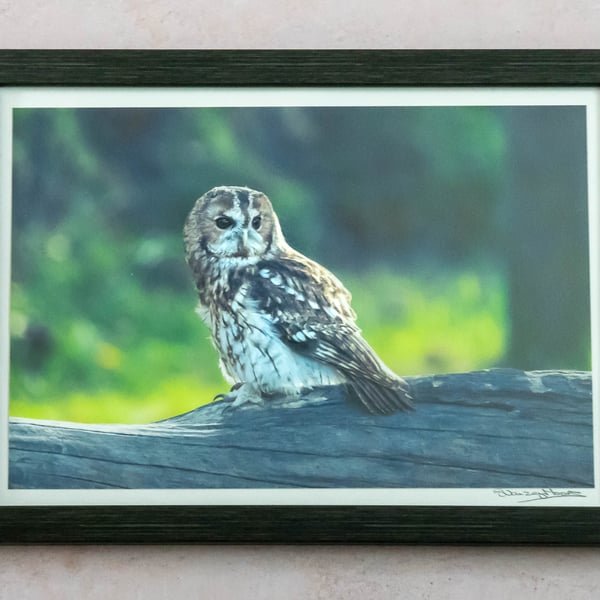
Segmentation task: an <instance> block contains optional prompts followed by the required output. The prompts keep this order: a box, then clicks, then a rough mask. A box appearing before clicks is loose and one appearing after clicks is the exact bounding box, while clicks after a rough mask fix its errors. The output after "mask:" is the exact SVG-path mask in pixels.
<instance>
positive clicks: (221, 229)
mask: <svg viewBox="0 0 600 600" xmlns="http://www.w3.org/2000/svg"><path fill="white" fill-rule="evenodd" d="M204 199H205V200H204V202H205V206H204V211H203V212H204V217H205V218H203V219H202V225H203V230H204V231H203V233H204V236H205V247H206V249H207V250H208V251H209V252H210V253H211V254H213V255H215V256H219V257H223V258H239V259H249V258H250V259H251V258H254V257H260V256H263V255H264V254H265V252H266V251H267V250H268V247H269V245H270V243H271V239H272V229H273V219H272V218H270V213H269V211H268V210H267V209H270V203H269V202H268V200H267V198H266V196H264V194H262V193H260V192H255V191H253V190H250V189H248V188H235V187H224V188H215V189H214V190H211V191H210V192H207V194H205V196H204Z"/></svg>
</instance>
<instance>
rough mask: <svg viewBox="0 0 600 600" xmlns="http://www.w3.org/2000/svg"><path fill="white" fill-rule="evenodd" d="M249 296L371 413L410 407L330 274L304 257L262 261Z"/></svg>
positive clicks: (298, 348)
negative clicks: (336, 373) (340, 379)
mask: <svg viewBox="0 0 600 600" xmlns="http://www.w3.org/2000/svg"><path fill="white" fill-rule="evenodd" d="M250 295H251V297H252V299H253V300H254V301H256V302H257V303H258V308H259V310H261V311H262V312H264V313H265V314H266V315H267V316H268V319H269V320H270V321H271V323H272V324H273V327H274V329H275V331H276V332H277V333H278V335H279V336H280V337H281V339H282V340H283V341H284V342H285V343H286V344H287V345H288V346H290V347H291V348H292V349H293V350H294V351H295V352H298V353H299V354H302V355H304V356H308V357H310V358H313V359H315V360H318V361H320V362H323V363H325V364H328V365H331V366H332V367H334V368H335V369H337V370H338V371H340V372H341V373H342V374H343V375H344V376H345V378H346V379H347V381H348V387H349V391H350V392H351V394H352V395H353V396H354V397H355V398H356V399H357V400H359V401H360V402H361V403H362V404H363V405H364V406H365V407H366V408H367V409H368V410H369V411H370V412H373V413H391V412H396V411H398V410H408V409H411V408H412V403H411V397H410V393H409V388H408V384H407V383H406V382H405V381H404V380H403V379H401V378H400V377H398V376H397V375H395V374H394V373H393V372H392V371H390V370H389V369H388V368H387V367H386V366H385V365H384V364H383V363H382V361H381V360H380V358H379V357H378V356H377V354H376V353H375V351H374V350H373V349H372V348H371V347H370V346H369V344H368V343H367V342H366V341H365V340H364V338H363V337H362V335H361V332H360V329H359V328H358V326H357V325H356V323H355V319H356V315H355V313H354V311H353V310H352V308H351V306H350V300H351V295H350V293H349V292H348V291H347V290H346V288H344V286H343V285H342V284H341V283H340V281H339V280H338V279H337V278H336V277H335V276H334V275H333V274H332V273H330V272H329V271H327V270H326V269H324V268H323V267H321V266H320V265H318V264H317V263H314V262H312V261H310V260H309V259H307V258H305V257H303V256H301V255H300V257H299V258H295V257H294V258H291V259H279V260H277V261H264V263H262V264H259V265H258V269H257V277H256V278H255V280H254V281H253V283H252V286H251V290H250Z"/></svg>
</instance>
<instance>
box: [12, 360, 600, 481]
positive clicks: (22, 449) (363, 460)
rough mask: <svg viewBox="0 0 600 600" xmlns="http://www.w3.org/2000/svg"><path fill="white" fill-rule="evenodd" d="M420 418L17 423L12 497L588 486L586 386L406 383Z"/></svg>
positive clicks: (219, 406)
mask: <svg viewBox="0 0 600 600" xmlns="http://www.w3.org/2000/svg"><path fill="white" fill-rule="evenodd" d="M409 381H410V384H411V386H412V389H413V393H414V396H415V403H416V406H417V409H416V411H414V412H411V413H398V414H394V415H389V416H375V415H370V414H366V413H365V412H363V411H362V410H361V409H360V407H358V406H354V405H352V404H350V403H349V402H348V400H347V399H346V398H345V397H344V393H343V390H342V389H341V388H327V389H322V390H318V391H314V392H312V393H311V394H309V395H308V396H306V397H304V398H303V399H302V400H300V401H298V400H296V401H291V400H290V399H279V400H273V401H272V402H270V403H269V404H268V405H267V406H258V407H257V406H248V407H241V408H236V409H231V410H227V404H226V403H223V402H214V403H212V404H209V405H206V406H202V407H200V408H198V409H196V410H194V411H192V412H189V413H186V414H184V415H180V416H177V417H174V418H171V419H168V420H166V421H162V422H158V423H152V424H149V425H83V424H76V423H66V422H56V421H36V420H30V419H20V418H13V419H11V422H10V452H9V459H10V469H9V485H10V487H11V488H46V489H49V488H268V487H276V488H282V487H283V488H297V487H313V488H314V487H334V488H335V487H346V488H348V487H397V488H403V487H429V488H440V487H450V488H457V487H541V486H552V487H588V486H592V485H593V452H592V437H593V436H592V389H591V374H590V373H584V372H573V371H569V372H556V371H552V372H550V371H535V372H523V371H516V370H508V369H495V370H489V371H478V372H472V373H463V374H451V375H436V376H428V377H415V378H412V379H409Z"/></svg>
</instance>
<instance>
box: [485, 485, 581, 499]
mask: <svg viewBox="0 0 600 600" xmlns="http://www.w3.org/2000/svg"><path fill="white" fill-rule="evenodd" d="M494 494H496V496H498V497H499V498H520V499H519V500H517V502H537V501H538V500H550V499H552V498H585V497H586V494H584V493H583V492H580V491H577V490H555V489H553V488H542V489H541V490H511V489H501V490H494Z"/></svg>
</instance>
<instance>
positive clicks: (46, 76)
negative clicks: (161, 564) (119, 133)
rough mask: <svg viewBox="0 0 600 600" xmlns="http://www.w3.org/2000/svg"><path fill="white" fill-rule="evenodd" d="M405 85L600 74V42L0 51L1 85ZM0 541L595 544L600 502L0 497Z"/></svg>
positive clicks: (566, 80)
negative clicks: (30, 503) (14, 503)
mask: <svg viewBox="0 0 600 600" xmlns="http://www.w3.org/2000/svg"><path fill="white" fill-rule="evenodd" d="M407 85H416V86H430V87H431V86H449V85H452V86H475V85H487V86H525V85H526V86H600V51H596V50H581V51H579V50H575V51H572V50H570V51H561V50H532V51H512V50H510V51H509V50H495V51H486V50H482V51H462V50H450V51H379V50H377V51H371V50H355V51H305V50H302V51H275V50H262V51H159V50H141V51H113V50H110V51H108V50H107V51H37V50H36V51H30V50H21V51H19V50H17V51H0V86H103V87H106V86H145V87H158V86H335V87H338V86H407ZM2 460H6V457H3V458H2ZM0 542H3V543H198V542H201V543H207V542H220V543H257V542H270V543H427V544H440V543H445V544H448V543H453V544H486V543H496V544H498V543H502V544H554V545H591V544H594V545H595V544H598V543H599V542H600V507H599V508H542V507H526V508H512V507H511V508H499V507H456V506H453V507H439V506H427V507H426V506H306V505H303V506H208V507H207V506H152V505H143V506H35V507H26V506H19V507H0Z"/></svg>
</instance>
